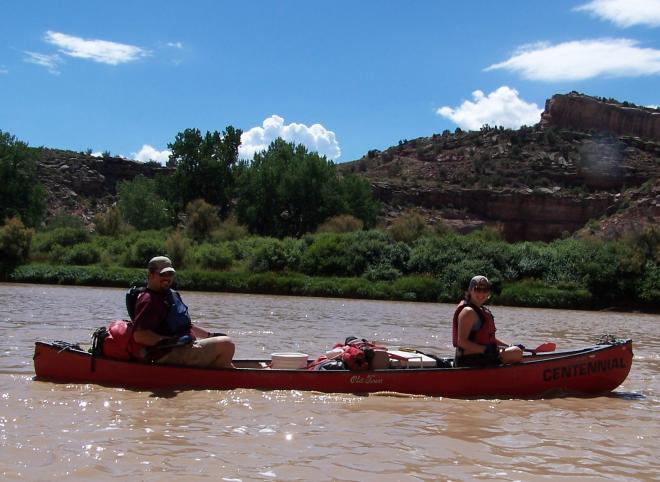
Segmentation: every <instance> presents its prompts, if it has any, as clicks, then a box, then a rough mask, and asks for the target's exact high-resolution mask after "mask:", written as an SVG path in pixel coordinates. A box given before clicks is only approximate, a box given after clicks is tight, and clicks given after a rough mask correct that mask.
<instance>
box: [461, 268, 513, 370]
mask: <svg viewBox="0 0 660 482" xmlns="http://www.w3.org/2000/svg"><path fill="white" fill-rule="evenodd" d="M490 289H491V284H490V281H488V278H486V277H485V276H475V277H474V278H472V279H471V280H470V285H469V287H468V290H467V291H466V293H465V299H464V300H462V301H461V302H460V303H459V304H458V306H457V307H456V311H455V312H454V319H453V322H452V341H453V344H454V346H455V347H456V355H455V358H454V366H457V367H469V366H489V365H499V364H501V363H504V364H508V363H517V362H519V361H520V360H521V359H522V349H521V348H520V347H518V346H509V345H508V343H504V342H503V341H502V340H499V339H498V338H497V337H496V336H495V331H496V328H495V319H494V317H493V314H492V313H491V312H490V310H489V309H488V308H486V307H485V306H484V303H486V301H488V298H490Z"/></svg>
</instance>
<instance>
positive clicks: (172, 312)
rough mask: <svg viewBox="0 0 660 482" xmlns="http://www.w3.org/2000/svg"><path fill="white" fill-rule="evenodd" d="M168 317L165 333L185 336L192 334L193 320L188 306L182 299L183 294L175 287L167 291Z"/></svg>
mask: <svg viewBox="0 0 660 482" xmlns="http://www.w3.org/2000/svg"><path fill="white" fill-rule="evenodd" d="M166 303H167V305H168V308H167V317H166V318H165V328H164V330H163V331H165V333H163V334H164V335H167V336H183V335H190V334H191V332H190V330H191V329H192V321H191V319H190V315H189V314H188V307H187V306H186V304H185V303H184V302H183V300H182V299H181V295H180V294H179V293H178V292H176V291H174V290H173V289H170V290H168V293H167V301H166Z"/></svg>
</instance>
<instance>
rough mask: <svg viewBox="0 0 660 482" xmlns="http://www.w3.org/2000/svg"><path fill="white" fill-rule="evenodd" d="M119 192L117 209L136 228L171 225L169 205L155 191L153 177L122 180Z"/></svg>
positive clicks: (154, 227)
mask: <svg viewBox="0 0 660 482" xmlns="http://www.w3.org/2000/svg"><path fill="white" fill-rule="evenodd" d="M117 191H118V192H119V211H120V212H121V215H122V217H123V218H124V221H126V222H127V223H128V224H130V225H131V226H134V227H135V228H137V229H161V228H163V227H165V226H170V225H172V216H171V214H170V212H169V205H168V203H167V201H165V200H164V199H163V198H162V197H160V196H159V195H158V193H157V192H156V183H155V181H154V180H153V179H148V178H146V177H144V176H137V177H136V178H135V179H133V180H132V181H123V182H121V183H120V184H119V187H118V189H117Z"/></svg>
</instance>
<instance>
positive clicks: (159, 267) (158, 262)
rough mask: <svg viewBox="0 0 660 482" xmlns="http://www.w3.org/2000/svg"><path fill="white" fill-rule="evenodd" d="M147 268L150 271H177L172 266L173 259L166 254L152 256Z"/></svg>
mask: <svg viewBox="0 0 660 482" xmlns="http://www.w3.org/2000/svg"><path fill="white" fill-rule="evenodd" d="M147 269H148V270H149V272H150V273H158V274H163V273H168V272H171V273H176V271H175V270H174V268H172V260H171V259H170V258H168V257H166V256H156V257H155V258H151V259H150V260H149V265H148V266H147Z"/></svg>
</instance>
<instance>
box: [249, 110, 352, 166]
mask: <svg viewBox="0 0 660 482" xmlns="http://www.w3.org/2000/svg"><path fill="white" fill-rule="evenodd" d="M278 137H281V138H282V139H284V140H285V141H287V142H295V143H296V144H302V145H304V146H305V147H307V149H309V150H310V151H315V152H318V153H319V154H320V155H322V156H326V157H327V158H328V159H332V160H334V159H337V158H338V157H339V156H341V149H340V148H339V143H338V142H337V139H336V138H335V133H334V132H332V131H329V130H328V129H326V128H325V127H323V126H322V125H321V124H313V125H311V126H306V125H305V124H296V123H291V124H284V119H283V118H282V117H280V116H278V115H272V116H270V117H269V118H267V119H266V120H264V122H263V124H262V126H261V127H253V128H252V129H250V130H248V131H246V132H244V133H243V134H242V135H241V145H240V147H239V148H238V153H239V156H240V157H241V158H242V159H252V157H254V154H256V153H257V152H260V151H265V150H267V149H268V146H269V145H270V143H271V142H273V141H274V140H275V139H277V138H278Z"/></svg>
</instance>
